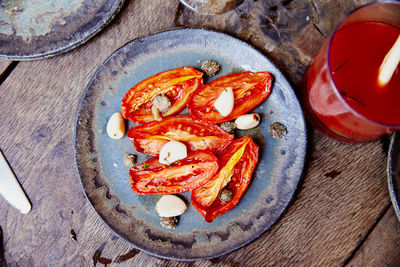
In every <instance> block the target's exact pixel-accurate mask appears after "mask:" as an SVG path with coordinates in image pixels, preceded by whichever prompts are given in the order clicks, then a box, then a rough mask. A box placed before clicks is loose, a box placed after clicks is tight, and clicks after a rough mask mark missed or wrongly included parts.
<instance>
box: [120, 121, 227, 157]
mask: <svg viewBox="0 0 400 267" xmlns="http://www.w3.org/2000/svg"><path fill="white" fill-rule="evenodd" d="M127 136H128V137H129V138H130V139H131V140H132V143H133V145H134V146H135V148H136V150H137V151H138V152H141V153H145V154H149V155H151V156H154V157H158V156H159V155H160V151H161V149H162V148H163V146H164V145H165V144H166V143H168V142H169V141H179V142H182V143H184V144H185V145H186V147H187V148H188V150H189V151H194V150H209V151H211V152H213V153H219V152H221V151H222V150H223V149H224V148H225V147H226V146H228V145H229V143H230V142H232V140H233V135H232V134H229V133H227V132H225V131H224V130H222V129H221V128H220V127H219V126H218V125H215V124H211V123H205V122H199V121H195V120H193V118H191V117H190V116H188V115H177V116H173V117H168V118H165V119H163V120H162V121H161V122H150V123H147V124H144V125H140V126H136V127H133V128H131V129H129V131H128V132H127Z"/></svg>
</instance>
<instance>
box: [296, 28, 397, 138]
mask: <svg viewBox="0 0 400 267" xmlns="http://www.w3.org/2000/svg"><path fill="white" fill-rule="evenodd" d="M399 34H400V28H398V27H395V26H392V25H390V24H387V23H383V22H379V21H359V22H353V23H347V24H344V25H341V27H339V28H338V30H336V32H335V33H334V34H333V37H331V38H330V39H329V40H327V41H326V42H325V43H324V44H323V46H322V47H321V49H320V51H319V52H318V53H317V55H316V57H315V58H314V60H313V62H312V63H311V65H310V66H309V68H308V70H307V71H306V73H305V74H304V76H303V81H302V87H303V88H302V103H303V107H304V109H305V112H306V115H307V117H308V119H309V120H310V121H311V123H312V124H313V125H314V126H315V127H316V128H317V129H318V130H320V131H321V132H322V133H324V134H326V135H328V136H329V137H332V138H335V139H337V140H340V141H343V142H351V143H353V142H362V141H368V140H371V139H374V138H376V137H379V136H381V135H384V134H386V133H390V132H392V131H394V130H396V129H399V128H400V68H399V66H398V67H397V69H396V71H395V72H394V75H393V76H392V78H391V80H390V82H389V83H388V84H387V85H385V86H383V87H382V86H380V85H378V71H379V68H380V65H381V64H382V61H383V59H384V58H385V56H386V54H387V52H388V51H389V50H390V49H391V47H392V46H393V44H394V43H395V41H396V39H397V37H398V36H399Z"/></svg>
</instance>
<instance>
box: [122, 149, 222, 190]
mask: <svg viewBox="0 0 400 267" xmlns="http://www.w3.org/2000/svg"><path fill="white" fill-rule="evenodd" d="M217 170H218V159H217V157H215V156H214V154H212V153H211V152H209V151H193V152H189V154H188V156H187V157H186V158H184V159H182V160H179V161H176V162H174V163H172V164H171V165H170V166H167V165H165V164H161V163H159V162H158V159H157V158H152V159H148V160H146V161H145V162H143V163H142V164H139V165H137V166H134V167H132V168H131V169H130V171H129V176H130V178H131V187H132V189H133V191H135V192H136V193H138V194H140V195H150V194H178V193H182V192H186V191H190V190H194V189H196V188H197V187H199V186H202V185H203V184H205V183H207V182H208V181H209V180H210V179H211V178H212V177H213V176H214V175H215V173H216V172H217Z"/></svg>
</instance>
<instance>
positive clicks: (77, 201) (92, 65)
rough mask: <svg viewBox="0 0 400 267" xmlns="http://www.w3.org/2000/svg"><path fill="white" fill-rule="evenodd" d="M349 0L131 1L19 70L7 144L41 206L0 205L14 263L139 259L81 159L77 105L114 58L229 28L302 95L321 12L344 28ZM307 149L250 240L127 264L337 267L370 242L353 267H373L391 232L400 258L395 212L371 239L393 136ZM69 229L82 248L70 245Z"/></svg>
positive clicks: (3, 106)
mask: <svg viewBox="0 0 400 267" xmlns="http://www.w3.org/2000/svg"><path fill="white" fill-rule="evenodd" d="M342 2H343V3H344V2H345V1H316V0H315V1H300V0H297V1H296V0H294V1H278V0H277V1H250V0H246V1H244V3H243V4H242V5H240V6H239V7H238V8H237V9H235V10H234V11H231V12H228V13H226V14H223V15H220V16H205V15H199V14H196V13H193V12H192V11H190V10H188V9H186V8H184V7H182V5H180V4H179V1H178V0H168V1H167V0H164V1H162V0H157V1H156V0H153V1H150V2H149V1H145V0H134V1H128V2H127V4H126V6H125V8H124V9H123V11H122V13H121V14H120V15H119V16H118V18H117V19H116V20H115V21H114V22H113V23H111V24H110V25H109V26H108V27H107V28H106V29H105V30H104V31H103V32H102V33H101V34H100V35H98V36H97V37H95V38H94V39H92V40H91V41H89V42H88V43H87V44H86V45H84V46H82V47H80V48H78V49H75V50H73V51H71V52H70V53H68V54H65V55H62V56H58V57H54V58H50V59H44V60H41V61H33V62H20V63H19V64H18V65H17V66H16V68H15V69H14V71H13V72H12V73H11V74H10V76H9V77H8V78H7V79H6V80H5V81H4V83H3V84H2V85H1V86H0V92H7V94H5V93H2V94H1V97H0V122H1V123H0V140H1V141H0V147H1V149H2V151H3V153H4V155H5V156H6V157H7V159H8V161H9V162H10V164H11V166H12V168H13V170H14V172H15V173H16V175H17V177H18V178H19V180H20V182H21V183H22V185H23V186H24V188H25V190H26V192H27V194H28V196H29V198H30V200H31V202H32V204H33V209H32V211H31V212H30V213H29V214H27V215H21V214H19V213H18V212H17V211H16V210H14V209H13V208H11V207H10V206H9V205H8V204H7V203H6V202H5V201H4V200H3V199H0V210H1V213H0V225H1V227H2V229H3V234H4V242H5V256H6V260H7V262H8V263H9V264H10V265H11V266H13V265H20V266H59V265H67V266H88V265H90V264H91V262H92V257H93V255H94V254H95V252H96V251H97V250H99V251H101V257H104V258H108V259H112V260H113V261H115V260H116V259H117V257H118V256H120V255H123V254H126V253H128V252H130V251H131V250H132V248H131V247H130V246H129V245H128V244H127V243H125V242H124V241H122V240H120V239H119V238H117V237H116V236H114V235H113V233H112V232H111V231H110V230H109V229H108V228H107V227H106V226H105V225H104V224H103V223H102V222H101V220H100V219H99V218H98V217H97V216H96V215H95V213H94V211H93V210H92V209H91V207H90V206H89V204H88V202H87V201H86V199H85V197H84V195H83V192H82V189H81V187H80V185H79V181H78V178H77V175H76V171H75V164H74V158H73V150H72V148H73V139H72V138H73V131H74V129H73V128H74V119H75V111H76V109H77V106H78V102H79V99H80V97H81V95H82V93H83V90H84V88H85V87H86V84H87V83H88V81H89V80H90V78H91V76H92V75H93V74H94V72H95V71H96V69H97V68H98V67H99V66H100V64H101V63H102V62H103V61H104V60H105V59H106V58H107V57H108V56H109V55H110V54H111V53H112V52H113V51H114V50H116V49H117V48H119V47H120V46H121V45H123V44H124V43H126V42H127V41H129V40H131V39H134V38H136V37H139V36H144V35H148V34H150V33H154V32H157V31H160V30H164V29H169V28H173V27H176V26H184V27H204V28H209V29H213V30H219V31H224V32H227V33H229V34H231V35H233V36H236V37H238V38H241V39H242V40H244V41H247V42H249V43H250V44H252V45H254V46H256V47H257V48H259V49H260V50H261V51H262V52H263V53H264V54H266V55H267V56H269V57H270V58H271V59H272V60H273V61H274V62H275V63H276V64H277V65H278V66H280V67H281V68H282V70H283V71H284V72H285V73H286V74H287V76H288V77H289V79H290V80H291V82H292V84H293V85H295V88H296V90H298V85H299V82H300V79H301V75H302V73H303V71H304V69H305V66H306V65H307V64H308V63H309V62H310V60H311V58H312V56H313V55H314V54H315V53H316V51H317V49H318V47H319V46H320V45H321V43H322V42H323V40H324V39H325V36H324V35H326V34H329V31H331V30H332V27H333V25H334V24H335V23H331V24H330V22H329V21H327V20H330V19H331V16H327V17H326V16H324V15H323V14H322V13H323V12H322V11H326V9H329V10H331V12H333V13H335V12H336V11H337V12H336V13H337V14H338V15H337V17H335V18H334V19H335V21H338V20H340V19H341V17H342V16H343V15H344V14H345V13H346V12H347V11H349V10H350V9H352V8H353V7H355V6H358V5H359V4H360V3H359V2H357V1H351V2H346V4H341V3H342ZM336 13H335V14H336ZM307 16H308V19H307ZM317 26H318V28H317ZM321 29H323V30H324V33H322V30H321ZM0 66H1V65H0ZM308 141H309V151H308V155H307V162H306V166H305V170H304V177H303V181H302V183H301V184H300V186H299V189H298V192H297V194H296V197H295V198H294V200H293V202H292V204H291V205H290V206H289V208H288V209H287V211H286V212H285V213H284V214H283V216H282V217H281V219H280V220H279V221H278V222H277V223H276V224H275V225H274V226H273V227H272V228H271V229H270V230H269V231H267V232H266V233H265V234H263V235H262V236H261V237H260V238H258V239H257V240H256V241H254V242H253V243H251V244H249V245H248V246H246V247H244V248H242V249H239V250H237V251H235V252H233V253H231V254H229V255H226V256H223V257H220V258H217V259H212V260H203V261H197V262H186V263H183V262H176V261H168V260H163V259H159V258H156V257H152V256H149V255H147V254H145V253H142V252H137V251H135V250H133V251H132V253H131V254H132V255H133V257H132V258H131V259H129V260H127V261H125V262H123V263H119V264H118V266H215V265H218V266H281V265H291V266H309V265H329V266H339V265H342V264H344V263H345V262H346V260H347V259H349V257H351V256H352V255H353V250H354V249H355V248H357V247H358V246H359V244H360V243H361V242H362V241H363V240H364V238H365V237H367V236H368V238H367V241H366V242H365V243H364V244H363V246H362V247H361V250H360V251H361V252H360V253H361V254H355V257H354V258H353V259H352V261H351V262H353V261H354V263H356V264H360V265H359V266H365V265H369V263H374V262H375V261H373V258H372V256H374V254H371V252H370V251H372V250H371V249H374V248H375V245H374V242H375V241H374V240H377V239H376V238H377V236H380V235H383V231H384V229H385V228H390V229H389V230H390V231H389V233H391V234H390V235H389V234H388V235H386V237H385V239H382V240H381V241H380V242H384V243H386V244H387V250H385V249H379V250H378V251H379V253H380V254H381V255H384V253H385V251H394V250H395V249H397V250H398V240H399V238H400V233H399V231H398V228H397V227H398V226H396V225H395V223H394V221H393V219H392V217H393V216H392V215H390V214H389V215H385V216H384V217H383V220H382V222H381V223H378V225H377V226H376V227H375V230H374V231H373V232H372V233H370V232H369V231H370V229H371V227H372V226H374V225H375V224H376V222H377V220H378V219H379V218H381V214H382V213H383V212H384V211H385V210H386V208H387V206H388V205H389V203H390V200H389V196H388V193H387V188H386V172H385V162H386V154H387V147H386V145H385V144H386V143H385V142H383V141H385V139H384V138H382V139H381V140H376V141H373V142H369V143H366V144H359V145H346V144H341V143H338V142H335V141H332V140H330V139H328V138H326V137H324V136H322V135H321V134H320V133H318V132H317V131H315V130H312V129H310V131H309V140H308ZM385 218H387V219H385ZM385 220H386V222H385ZM71 229H74V231H75V232H76V235H77V242H75V241H73V240H72V239H71V238H70V237H69V233H70V231H71ZM379 229H381V230H380V232H379ZM376 231H377V232H376ZM377 244H379V243H377ZM395 255H398V254H395ZM396 257H397V256H396ZM394 259H398V258H394Z"/></svg>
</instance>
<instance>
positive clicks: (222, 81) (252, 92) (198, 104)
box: [187, 72, 273, 123]
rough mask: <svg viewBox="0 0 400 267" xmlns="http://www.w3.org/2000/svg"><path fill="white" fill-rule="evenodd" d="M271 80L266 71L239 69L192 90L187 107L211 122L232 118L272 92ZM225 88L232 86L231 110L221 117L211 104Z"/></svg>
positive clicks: (256, 104)
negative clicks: (239, 71)
mask: <svg viewBox="0 0 400 267" xmlns="http://www.w3.org/2000/svg"><path fill="white" fill-rule="evenodd" d="M272 81H273V78H272V76H271V74H270V73H268V72H241V73H234V74H230V75H226V76H222V77H220V78H218V79H216V80H214V81H212V82H210V83H208V84H206V85H204V86H200V87H199V88H198V89H197V90H196V91H195V92H194V93H193V95H192V97H191V99H190V100H189V102H188V104H187V107H188V110H189V112H190V115H191V116H192V117H193V118H194V119H195V120H200V121H204V122H210V123H222V122H227V121H231V120H233V119H236V118H237V117H239V116H241V115H243V114H245V113H247V112H248V111H250V110H252V109H253V108H255V107H256V106H258V105H259V104H260V103H261V102H263V101H264V100H265V99H266V98H267V97H268V96H269V94H270V93H271V87H272ZM228 87H231V88H232V91H233V95H234V105H233V110H232V112H231V113H230V114H229V115H227V116H225V117H224V116H223V115H221V114H220V113H219V112H218V111H217V110H216V109H215V108H214V103H215V101H216V99H217V98H218V97H219V95H220V94H221V93H222V91H224V90H225V89H226V88H228Z"/></svg>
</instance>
